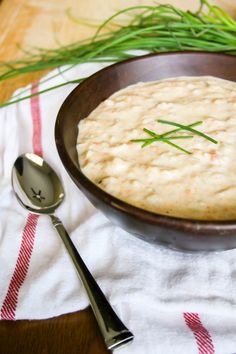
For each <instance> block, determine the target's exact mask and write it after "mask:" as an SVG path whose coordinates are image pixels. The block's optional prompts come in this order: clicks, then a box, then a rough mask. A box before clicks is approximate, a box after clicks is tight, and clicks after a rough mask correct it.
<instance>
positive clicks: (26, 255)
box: [1, 214, 39, 320]
mask: <svg viewBox="0 0 236 354" xmlns="http://www.w3.org/2000/svg"><path fill="white" fill-rule="evenodd" d="M38 218H39V216H38V215H35V214H29V216H28V218H27V222H26V225H25V227H24V230H23V234H22V240H21V246H20V251H19V255H18V259H17V262H16V267H15V270H14V273H13V276H12V278H11V282H10V285H9V288H8V292H7V295H6V297H5V300H4V302H3V305H2V308H1V318H2V319H3V320H14V319H15V312H16V307H17V302H18V294H19V290H20V288H21V285H22V284H23V282H24V280H25V277H26V274H27V271H28V268H29V262H30V258H31V254H32V251H33V247H34V238H35V231H36V226H37V221H38Z"/></svg>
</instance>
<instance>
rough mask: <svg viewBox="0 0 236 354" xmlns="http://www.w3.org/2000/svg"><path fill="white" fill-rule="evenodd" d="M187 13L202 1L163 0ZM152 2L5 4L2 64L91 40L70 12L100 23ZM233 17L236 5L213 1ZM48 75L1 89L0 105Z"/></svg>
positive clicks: (22, 0)
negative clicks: (27, 53) (30, 52)
mask: <svg viewBox="0 0 236 354" xmlns="http://www.w3.org/2000/svg"><path fill="white" fill-rule="evenodd" d="M161 2H162V3H171V4H173V5H176V6H179V7H181V8H183V9H191V10H196V9H197V8H198V6H199V1H198V0H192V1H183V0H162V1H161ZM153 3H154V2H153V1H152V0H129V2H128V3H127V1H125V0H79V1H78V0H67V1H64V0H3V1H2V2H1V3H0V61H6V60H14V59H16V58H20V57H22V56H23V55H24V54H23V52H22V49H21V48H23V49H24V50H30V49H31V48H32V47H35V46H36V47H44V48H55V47H58V46H59V45H65V44H69V43H71V42H75V41H78V40H80V39H84V38H88V37H90V36H91V35H92V34H93V33H94V28H91V27H87V26H84V25H80V24H78V23H77V22H75V21H72V20H71V19H70V18H69V16H68V15H67V10H68V9H69V10H70V13H71V14H73V16H74V17H75V18H85V19H90V20H92V21H95V23H100V22H101V21H102V20H104V19H105V18H106V17H108V16H110V15H111V14H113V13H114V11H117V10H120V9H122V8H125V7H127V6H134V5H143V4H147V5H150V4H151V5H153ZM212 3H214V4H218V5H220V6H222V7H223V8H224V9H225V10H227V11H229V12H230V13H231V14H233V15H236V2H235V1H232V0H215V1H214V0H212ZM45 73H46V72H40V73H33V74H29V75H25V76H24V77H23V76H22V77H20V78H17V79H12V80H9V81H8V82H6V83H3V84H1V85H0V102H2V101H4V100H6V99H7V98H9V97H10V96H11V94H12V93H13V92H14V91H15V89H16V88H19V87H22V86H25V85H27V84H29V83H30V82H32V81H35V80H37V79H38V78H40V77H42V75H44V74H45Z"/></svg>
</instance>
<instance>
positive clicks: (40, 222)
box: [0, 63, 236, 354]
mask: <svg viewBox="0 0 236 354" xmlns="http://www.w3.org/2000/svg"><path fill="white" fill-rule="evenodd" d="M106 65H107V64H105V63H99V64H98V63H87V64H81V65H78V66H75V67H73V68H71V69H70V70H66V71H64V70H65V69H66V68H61V69H60V71H57V70H56V71H54V72H53V73H50V74H49V75H48V77H49V76H53V75H55V74H56V73H58V76H55V77H54V78H53V79H52V80H51V81H46V80H45V78H44V79H42V80H41V83H35V84H32V85H30V86H28V87H27V88H25V89H24V92H22V90H18V91H17V92H16V93H17V94H19V95H21V96H24V95H27V94H30V93H37V92H38V91H41V90H44V89H46V88H48V87H49V85H59V84H61V83H62V82H65V80H74V79H77V78H79V77H87V76H88V75H91V74H92V73H94V72H96V71H97V70H99V69H101V68H102V67H104V66H106ZM74 87H75V85H72V84H69V85H66V86H63V87H60V88H58V89H56V90H53V91H48V92H47V93H44V94H42V95H40V96H37V95H35V96H33V97H32V98H31V99H29V100H26V101H21V102H19V103H17V104H14V105H10V106H8V107H5V108H3V109H1V110H0V128H1V129H0V196H1V198H0V269H1V272H0V284H1V285H0V317H1V319H7V320H15V319H43V318H48V317H52V316H57V315H60V314H62V313H68V312H72V311H77V310H80V309H83V308H85V307H87V306H88V303H89V302H88V298H87V296H86V293H85V290H84V288H83V286H82V284H81V282H80V280H79V278H78V276H77V273H76V271H75V268H74V266H73V264H72V261H71V259H70V258H69V256H68V254H67V252H66V250H65V248H64V246H63V244H62V242H61V240H60V238H59V236H58V235H57V233H56V231H55V230H54V228H53V227H52V225H51V221H50V218H49V217H47V216H37V215H34V214H31V213H28V212H27V211H26V210H24V209H23V208H22V206H20V204H19V203H18V202H17V200H16V198H15V196H14V194H13V191H12V188H11V169H12V166H13V163H14V161H15V159H16V158H17V156H18V155H20V154H22V153H25V152H35V153H37V154H39V155H41V156H43V157H44V158H45V160H46V161H47V162H48V163H49V164H51V165H52V167H53V168H54V169H55V170H56V171H57V173H58V175H59V176H60V178H61V180H62V181H63V185H64V188H65V193H66V198H65V201H64V202H63V203H62V205H61V206H60V207H59V208H58V210H57V211H56V214H57V216H58V217H60V218H61V220H62V222H63V223H64V225H65V227H66V229H67V230H68V232H69V234H70V236H71V238H72V240H73V242H74V244H75V246H76V247H77V249H78V250H79V252H80V254H81V256H82V258H83V259H84V261H85V263H86V264H87V266H88V268H89V269H90V271H91V272H92V274H93V275H94V277H95V279H96V281H97V282H98V283H99V285H100V287H101V288H102V290H103V292H104V293H105V295H106V296H107V298H108V300H109V301H110V303H111V304H112V306H113V308H114V309H115V311H116V312H117V314H118V316H119V317H120V318H121V319H122V321H123V322H124V323H125V324H126V326H127V327H128V328H129V329H130V330H131V331H132V332H133V333H134V335H135V339H134V341H133V342H132V343H130V344H129V345H127V346H126V347H123V348H121V349H120V350H119V352H120V354H146V353H147V354H173V353H174V354H197V353H201V354H214V353H216V354H233V353H235V352H236V336H235V334H236V250H232V251H227V252H219V253H216V252H215V253H209V254H203V253H196V254H188V253H181V252H174V251H172V250H168V249H165V248H163V247H159V246H158V245H157V246H154V245H151V244H148V243H146V242H144V241H142V240H140V239H138V238H136V237H134V236H133V235H130V234H128V233H127V232H125V231H124V230H122V229H120V228H119V227H117V226H115V225H113V224H112V223H111V222H110V221H109V220H108V219H107V218H106V216H104V215H103V214H102V213H101V212H100V211H98V210H97V209H95V208H94V207H93V206H92V205H91V204H90V202H89V201H88V200H87V199H86V197H85V196H84V195H83V194H82V193H81V192H80V190H79V189H78V188H77V187H76V186H75V184H74V183H73V182H72V180H71V179H70V177H69V176H68V174H67V172H66V171H65V169H64V167H63V165H62V163H61V161H60V159H59V156H58V153H57V150H56V146H55V141H54V125H55V119H56V116H57V112H58V110H59V108H60V106H61V104H62V102H63V100H64V99H65V98H66V96H67V95H68V94H69V93H70V92H71V90H72V89H73V88H74ZM25 90H26V91H25ZM21 92H22V93H21Z"/></svg>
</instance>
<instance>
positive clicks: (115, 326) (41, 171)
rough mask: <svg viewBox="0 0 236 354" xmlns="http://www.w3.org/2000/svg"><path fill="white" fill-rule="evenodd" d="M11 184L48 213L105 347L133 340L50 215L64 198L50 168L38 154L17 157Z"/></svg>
mask: <svg viewBox="0 0 236 354" xmlns="http://www.w3.org/2000/svg"><path fill="white" fill-rule="evenodd" d="M12 186H13V189H14V192H15V194H16V197H17V199H18V200H19V202H20V203H21V204H22V205H23V206H24V207H25V208H26V209H28V210H29V211H31V212H33V213H36V214H47V215H49V216H50V218H51V220H52V223H53V225H54V227H55V229H56V230H57V232H58V234H59V235H60V237H61V239H62V241H63V242H64V245H65V246H66V249H67V251H68V252H69V254H70V256H71V259H72V260H73V262H74V265H75V267H76V269H77V271H78V273H79V275H80V279H81V281H82V283H83V285H84V287H85V289H86V291H87V294H88V297H89V300H90V304H91V307H92V309H93V312H94V315H95V317H96V320H97V323H98V325H99V328H100V330H101V333H102V336H103V338H104V341H105V343H106V346H107V348H108V349H115V348H117V347H119V346H121V345H123V344H125V343H127V342H130V341H131V340H132V339H133V337H134V336H133V334H132V333H131V332H130V331H129V330H128V329H127V328H126V327H125V325H124V324H123V323H122V322H121V320H120V319H119V318H118V316H117V315H116V313H115V312H114V310H113V309H112V307H111V305H110V304H109V302H108V301H107V299H106V297H105V295H104V294H103V292H102V291H101V289H100V288H99V286H98V284H97V283H96V281H95V280H94V278H93V276H92V275H91V273H90V272H89V270H88V268H87V267H86V265H85V264H84V262H83V260H82V258H81V257H80V255H79V253H78V251H77V250H76V248H75V246H74V244H73V243H72V241H71V239H70V237H69V235H68V234H67V232H66V230H65V228H64V226H63V225H62V222H61V221H60V220H59V219H58V218H57V217H56V216H55V215H54V214H53V213H54V211H55V210H56V208H57V207H58V206H59V205H60V204H61V202H62V200H63V198H64V190H63V187H62V184H61V182H60V180H59V178H58V176H57V175H56V173H55V172H54V171H53V169H52V168H51V167H50V166H49V165H48V164H47V163H46V162H45V161H44V160H43V159H42V158H41V157H39V156H37V155H35V154H31V153H26V154H24V155H21V156H19V157H18V158H17V159H16V161H15V163H14V166H13V169H12Z"/></svg>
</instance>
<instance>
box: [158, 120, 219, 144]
mask: <svg viewBox="0 0 236 354" xmlns="http://www.w3.org/2000/svg"><path fill="white" fill-rule="evenodd" d="M157 121H158V122H159V123H163V124H169V125H173V126H175V127H178V128H180V129H182V130H187V131H189V132H191V133H194V134H196V135H199V136H201V137H202V138H205V139H207V140H209V141H211V142H212V143H213V144H218V141H216V140H215V139H213V138H211V137H210V136H208V135H206V134H204V133H202V132H200V131H199V130H196V129H193V128H191V127H190V126H189V125H183V124H179V123H175V122H170V121H169V120H163V119H158V120H157Z"/></svg>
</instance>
